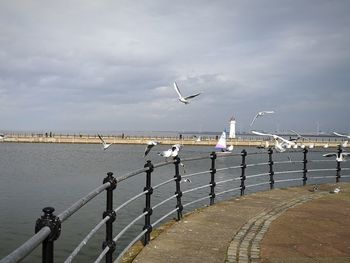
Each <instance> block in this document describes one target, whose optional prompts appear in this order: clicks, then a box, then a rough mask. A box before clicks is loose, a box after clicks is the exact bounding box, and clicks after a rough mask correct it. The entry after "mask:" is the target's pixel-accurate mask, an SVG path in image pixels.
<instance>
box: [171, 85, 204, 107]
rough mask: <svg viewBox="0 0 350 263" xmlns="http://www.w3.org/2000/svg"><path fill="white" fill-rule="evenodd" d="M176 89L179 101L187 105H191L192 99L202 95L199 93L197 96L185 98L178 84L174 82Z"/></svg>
mask: <svg viewBox="0 0 350 263" xmlns="http://www.w3.org/2000/svg"><path fill="white" fill-rule="evenodd" d="M174 88H175V91H176V93H177V95H179V101H181V102H182V103H185V104H189V103H190V101H189V100H190V99H193V98H194V97H197V96H198V95H200V93H197V94H194V95H190V96H187V97H183V96H182V95H181V92H180V90H179V87H178V86H177V84H176V82H174Z"/></svg>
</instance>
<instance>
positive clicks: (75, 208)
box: [58, 182, 110, 222]
mask: <svg viewBox="0 0 350 263" xmlns="http://www.w3.org/2000/svg"><path fill="white" fill-rule="evenodd" d="M109 186H110V183H109V182H107V183H104V184H103V185H101V186H99V187H97V188H95V189H94V190H92V191H91V192H90V193H88V194H87V195H86V196H84V197H83V198H81V199H79V200H78V201H77V202H75V203H74V204H73V205H71V206H70V207H69V208H67V209H66V210H64V211H63V212H62V213H60V214H59V215H58V218H59V219H60V220H61V222H64V221H65V220H66V219H68V218H69V217H70V216H71V215H73V214H74V213H75V212H76V211H78V210H79V209H80V208H82V207H83V206H84V205H86V204H87V203H88V202H89V201H90V200H91V199H93V198H94V197H96V196H97V195H99V194H100V193H101V192H102V191H103V190H105V189H106V188H108V187H109Z"/></svg>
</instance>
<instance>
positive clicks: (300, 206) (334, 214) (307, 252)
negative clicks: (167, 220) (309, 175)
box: [122, 183, 350, 263]
mask: <svg viewBox="0 0 350 263" xmlns="http://www.w3.org/2000/svg"><path fill="white" fill-rule="evenodd" d="M337 185H340V187H341V191H340V193H339V194H331V193H330V191H331V190H332V189H334V188H335V185H334V184H327V185H322V186H320V187H319V190H317V191H312V186H305V187H298V188H297V187H296V188H286V189H275V190H272V191H266V192H260V193H255V194H250V195H247V196H243V197H240V198H236V199H232V200H228V201H223V202H219V203H217V204H215V205H213V206H210V207H206V208H203V209H198V210H196V211H194V212H192V213H190V214H188V215H186V216H185V217H184V218H183V220H181V221H179V222H175V223H174V224H172V225H171V226H169V227H166V229H165V230H164V231H163V232H162V233H161V234H159V236H157V237H156V238H154V239H153V240H152V241H151V242H150V244H149V245H148V246H146V247H144V248H143V249H142V250H141V251H140V253H139V254H138V255H137V256H136V257H135V259H134V260H133V261H132V262H135V263H151V262H152V263H163V262H164V263H172V262H177V263H178V262H194V263H195V262H200V263H205V262H208V263H216V262H220V263H232V262H241V263H244V262H264V263H269V262H271V263H277V262H286V263H292V262H301V263H306V262H310V263H311V262H322V263H323V262H324V263H325V262H336V263H340V262H350V183H343V184H337ZM122 262H126V261H122Z"/></svg>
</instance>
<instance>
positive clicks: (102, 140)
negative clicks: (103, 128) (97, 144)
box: [97, 134, 112, 151]
mask: <svg viewBox="0 0 350 263" xmlns="http://www.w3.org/2000/svg"><path fill="white" fill-rule="evenodd" d="M97 136H98V138H100V140H101V143H102V146H103V150H104V151H105V150H107V149H108V147H109V146H111V145H112V143H106V142H105V140H104V139H103V138H102V136H101V135H99V134H97Z"/></svg>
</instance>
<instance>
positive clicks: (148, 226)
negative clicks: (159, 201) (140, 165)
mask: <svg viewBox="0 0 350 263" xmlns="http://www.w3.org/2000/svg"><path fill="white" fill-rule="evenodd" d="M144 167H145V168H147V167H148V170H147V171H146V186H145V188H143V191H147V193H146V206H145V209H144V210H143V212H147V214H146V215H145V225H144V227H143V230H145V229H147V232H146V233H145V236H144V239H143V245H147V244H148V243H149V241H150V240H151V232H152V225H151V215H152V212H153V210H152V208H151V195H152V194H153V188H152V186H151V175H152V172H153V169H154V168H153V164H152V163H151V161H147V162H146V164H145V166H144Z"/></svg>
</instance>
